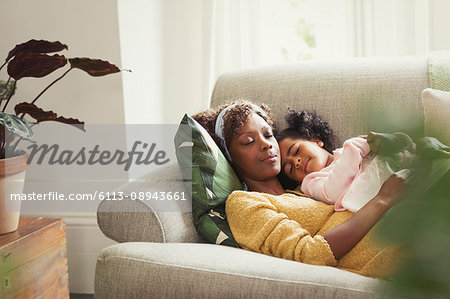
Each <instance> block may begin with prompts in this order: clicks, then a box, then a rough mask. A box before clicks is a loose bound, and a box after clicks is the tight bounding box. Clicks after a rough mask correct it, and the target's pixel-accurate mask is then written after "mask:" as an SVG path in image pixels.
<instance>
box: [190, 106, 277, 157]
mask: <svg viewBox="0 0 450 299" xmlns="http://www.w3.org/2000/svg"><path fill="white" fill-rule="evenodd" d="M233 104H237V105H236V106H234V107H233V108H231V109H230V110H228V111H227V112H226V113H225V115H224V116H223V124H224V126H223V127H224V130H223V136H224V138H225V142H226V144H227V147H228V148H229V147H230V143H231V139H232V138H233V136H234V135H236V134H237V133H238V132H239V130H240V129H241V128H242V126H243V125H244V124H245V123H246V122H247V120H248V118H249V117H250V115H251V114H252V113H256V114H258V115H259V116H261V117H262V118H263V119H264V120H265V121H266V122H267V124H268V125H269V126H270V127H271V128H272V130H273V131H274V134H275V132H276V127H275V117H274V116H273V114H272V111H271V110H270V108H269V107H268V106H267V105H266V104H261V105H259V107H261V109H262V110H263V111H264V112H265V114H263V113H261V112H260V111H256V110H255V109H254V108H253V106H252V105H251V104H252V103H251V102H250V101H248V100H239V101H236V102H232V103H229V104H225V105H222V106H220V107H219V108H218V109H217V110H214V109H208V110H205V111H203V112H200V113H197V114H195V115H193V116H192V118H193V119H195V120H196V121H197V122H198V123H199V124H200V125H202V126H203V127H204V128H205V129H206V131H207V132H208V133H209V135H211V137H212V138H213V139H214V141H215V142H216V143H217V145H218V146H219V147H221V143H220V140H219V138H218V137H217V136H216V134H215V126H216V120H217V117H218V116H219V113H220V112H221V111H222V110H223V109H225V108H227V107H228V106H230V105H233ZM221 150H222V152H223V151H224V149H223V148H221ZM230 162H232V161H230Z"/></svg>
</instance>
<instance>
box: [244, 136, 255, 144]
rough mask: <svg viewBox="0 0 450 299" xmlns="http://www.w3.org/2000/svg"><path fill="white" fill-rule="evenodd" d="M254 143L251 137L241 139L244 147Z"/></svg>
mask: <svg viewBox="0 0 450 299" xmlns="http://www.w3.org/2000/svg"><path fill="white" fill-rule="evenodd" d="M253 141H254V140H253V138H251V137H247V138H242V139H241V142H242V144H243V145H250V144H252V143H253Z"/></svg>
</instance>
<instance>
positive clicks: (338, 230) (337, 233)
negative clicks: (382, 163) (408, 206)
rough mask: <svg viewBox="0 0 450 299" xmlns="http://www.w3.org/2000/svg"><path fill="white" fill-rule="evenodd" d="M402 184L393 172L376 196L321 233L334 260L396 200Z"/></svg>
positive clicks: (359, 238)
mask: <svg viewBox="0 0 450 299" xmlns="http://www.w3.org/2000/svg"><path fill="white" fill-rule="evenodd" d="M403 186H404V178H402V177H401V176H399V175H398V174H396V173H394V174H393V175H391V176H390V177H389V179H387V180H386V181H385V182H384V184H383V185H382V186H381V189H380V191H379V192H378V194H377V196H375V197H374V198H373V199H372V200H371V201H369V202H368V203H367V204H366V205H365V206H364V207H362V208H361V209H360V210H359V211H358V212H356V213H355V214H354V215H353V216H352V217H350V218H349V219H348V220H346V221H345V222H343V223H341V224H340V225H338V226H336V227H334V228H333V229H331V230H329V231H328V232H326V233H325V234H324V235H323V237H324V239H325V240H326V241H327V242H328V245H329V246H330V248H331V251H332V252H333V254H334V257H335V258H336V260H339V259H340V258H342V257H343V256H344V255H345V254H347V252H349V251H350V250H351V249H352V248H353V247H355V246H356V244H358V242H359V241H360V240H361V239H362V238H363V237H364V236H365V235H366V234H367V233H368V232H369V230H370V229H371V228H372V227H373V226H374V225H375V224H376V223H377V221H378V220H379V219H380V218H381V216H382V215H383V214H384V213H385V212H386V211H387V210H389V208H391V207H392V206H393V205H394V204H395V203H396V202H397V201H398V199H399V197H400V195H401V192H402V189H403Z"/></svg>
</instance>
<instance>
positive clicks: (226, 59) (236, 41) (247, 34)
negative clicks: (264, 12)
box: [203, 0, 262, 103]
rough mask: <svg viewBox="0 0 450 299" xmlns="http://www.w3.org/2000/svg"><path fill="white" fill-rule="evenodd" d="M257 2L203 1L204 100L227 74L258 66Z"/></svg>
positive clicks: (232, 0)
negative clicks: (217, 82) (215, 84)
mask: <svg viewBox="0 0 450 299" xmlns="http://www.w3.org/2000/svg"><path fill="white" fill-rule="evenodd" d="M260 4H261V1H260V0H204V1H203V13H204V19H203V24H204V35H203V38H204V42H203V46H204V57H203V59H204V63H205V66H204V68H203V79H204V82H206V84H205V85H204V87H205V89H204V93H203V97H204V99H207V101H208V103H209V100H210V95H211V92H212V89H213V87H214V83H215V82H216V80H217V78H218V77H219V76H220V75H221V74H223V73H225V72H228V71H232V70H236V69H243V68H249V67H254V66H257V65H260V64H261V55H260V53H261V41H260V38H261V32H260V28H261V26H260V23H261V21H262V20H261V18H260Z"/></svg>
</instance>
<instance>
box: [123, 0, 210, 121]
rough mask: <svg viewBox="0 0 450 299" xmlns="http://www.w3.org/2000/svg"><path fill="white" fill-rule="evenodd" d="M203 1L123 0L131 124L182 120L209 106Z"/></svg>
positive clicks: (127, 107)
mask: <svg viewBox="0 0 450 299" xmlns="http://www.w3.org/2000/svg"><path fill="white" fill-rule="evenodd" d="M203 2H204V1H202V0H189V1H185V0H152V1H146V0H135V1H129V0H118V7H119V24H120V46H121V52H122V61H123V66H124V67H125V68H128V69H131V70H132V71H133V72H132V73H124V74H123V83H124V96H125V118H126V122H127V123H132V124H140V123H153V124H161V123H168V124H177V123H179V122H180V120H181V118H182V116H183V115H184V114H185V113H188V114H193V113H196V112H199V111H200V110H202V109H205V108H206V107H207V103H208V96H209V95H206V94H204V93H203V81H202V76H203V69H202V68H203V64H204V63H205V59H204V58H205V57H204V53H203V52H204V50H203V47H204V45H203V40H202V38H203V31H204V28H203V27H202V17H203V12H202V5H203V4H202V3H203ZM206 62H207V61H206Z"/></svg>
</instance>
